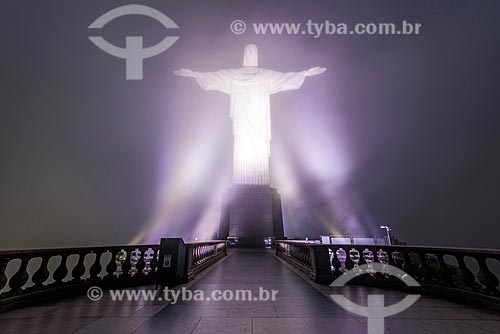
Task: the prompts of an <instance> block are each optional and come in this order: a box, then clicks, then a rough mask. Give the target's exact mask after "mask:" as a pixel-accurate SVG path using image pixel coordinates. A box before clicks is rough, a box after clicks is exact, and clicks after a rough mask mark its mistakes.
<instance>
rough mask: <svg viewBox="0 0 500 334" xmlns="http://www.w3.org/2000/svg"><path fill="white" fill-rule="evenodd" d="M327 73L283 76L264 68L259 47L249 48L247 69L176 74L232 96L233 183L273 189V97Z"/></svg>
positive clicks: (245, 61) (316, 71) (311, 71)
mask: <svg viewBox="0 0 500 334" xmlns="http://www.w3.org/2000/svg"><path fill="white" fill-rule="evenodd" d="M324 71H326V68H321V67H313V68H311V69H309V70H306V71H301V72H288V73H282V72H276V71H272V70H268V69H264V68H260V67H258V53H257V46H255V45H253V44H249V45H247V46H246V47H245V54H244V58H243V67H240V68H235V69H225V70H219V71H216V72H194V71H191V70H188V69H180V70H178V71H175V74H177V75H180V76H184V77H193V78H195V79H196V81H197V82H198V84H199V85H200V86H201V88H203V89H205V90H218V91H221V92H223V93H226V94H228V95H229V97H230V107H231V112H230V114H229V115H230V117H231V119H232V120H233V135H234V157H233V159H234V161H233V183H234V184H237V185H269V157H270V153H271V152H270V142H271V113H270V108H269V96H270V95H271V94H275V93H278V92H283V91H287V90H293V89H299V88H300V87H301V86H302V83H303V82H304V79H305V77H307V76H313V75H318V74H321V73H323V72H324Z"/></svg>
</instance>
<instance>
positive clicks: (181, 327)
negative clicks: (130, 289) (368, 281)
mask: <svg viewBox="0 0 500 334" xmlns="http://www.w3.org/2000/svg"><path fill="white" fill-rule="evenodd" d="M260 287H262V288H264V289H268V290H272V289H275V290H278V291H279V292H278V295H277V299H276V301H274V302H273V301H263V302H257V301H251V302H248V301H247V302H245V301H240V302H237V301H191V302H180V303H177V304H175V305H173V304H170V305H167V304H166V303H165V302H158V301H156V302H146V301H136V302H129V301H127V302H113V301H111V300H110V298H109V296H108V295H107V294H106V295H105V297H104V298H103V299H101V300H100V301H97V302H92V301H90V300H88V299H87V297H85V296H81V297H77V298H71V299H65V300H59V301H54V302H51V303H47V304H44V305H40V306H36V307H28V308H23V309H18V310H14V311H10V312H7V313H2V314H0V332H1V333H2V334H10V333H16V334H17V333H22V334H31V333H99V334H105V333H119V334H127V333H136V334H138V333H141V334H142V333H175V334H182V333H278V334H286V333H321V334H324V333H349V334H358V333H367V328H366V320H365V319H364V318H361V317H358V316H354V315H352V314H350V313H348V312H347V311H344V310H343V309H342V308H340V307H339V306H337V305H336V304H334V303H333V302H332V301H330V300H329V299H328V298H327V297H325V295H324V294H322V293H320V292H319V291H318V290H317V289H316V288H314V287H313V286H311V285H310V284H309V283H308V282H306V281H305V280H304V279H303V278H301V277H300V276H299V275H297V274H296V273H295V272H294V271H293V270H291V269H290V268H289V267H288V266H287V265H285V264H283V263H282V262H281V261H280V260H278V259H276V258H275V257H274V256H273V255H271V254H270V253H268V252H267V251H264V250H237V251H235V252H233V253H232V254H231V255H230V256H229V257H227V258H226V259H225V260H224V261H223V262H221V263H219V264H217V265H216V266H215V267H214V268H213V270H211V271H210V272H208V273H207V274H205V275H204V276H202V277H201V278H200V279H198V280H197V281H195V282H194V284H193V285H192V286H191V287H190V289H191V290H194V289H201V290H203V291H204V292H205V296H209V295H210V292H211V291H213V290H216V289H219V290H222V291H224V290H232V291H234V290H236V289H250V290H252V291H253V292H254V295H255V294H258V291H259V288H260ZM325 289H326V288H324V289H323V291H324V290H325ZM347 289H349V290H348V291H349V293H348V295H349V298H350V299H351V300H352V301H354V302H356V303H359V304H363V303H364V304H365V305H366V295H368V294H374V293H377V294H384V295H385V299H386V303H387V304H392V303H393V302H395V301H397V300H400V299H401V298H403V297H404V296H405V294H403V293H401V292H397V291H391V290H379V289H373V288H364V287H348V288H347ZM391 300H392V302H391ZM385 324H386V333H404V334H411V333H419V334H422V333H424V334H425V333H439V334H447V333H453V334H459V333H460V334H462V333H466V334H467V333H471V334H472V333H474V334H482V333H500V312H499V313H495V312H492V311H486V310H480V309H477V308H472V307H470V306H466V305H460V304H456V303H452V302H448V301H445V300H442V299H433V298H430V297H422V298H421V299H420V300H419V301H418V302H417V303H416V304H415V305H413V306H412V307H410V308H409V309H408V310H406V311H404V312H402V313H400V314H397V315H395V316H392V317H390V318H387V319H386V323H385Z"/></svg>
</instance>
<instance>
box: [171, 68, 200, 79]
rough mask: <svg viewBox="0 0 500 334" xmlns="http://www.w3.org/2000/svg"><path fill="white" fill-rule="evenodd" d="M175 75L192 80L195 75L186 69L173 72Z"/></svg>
mask: <svg viewBox="0 0 500 334" xmlns="http://www.w3.org/2000/svg"><path fill="white" fill-rule="evenodd" d="M174 73H175V74H176V75H180V76H181V77H188V78H194V77H195V74H194V72H193V71H191V70H188V69H187V68H181V69H180V70H176V71H174Z"/></svg>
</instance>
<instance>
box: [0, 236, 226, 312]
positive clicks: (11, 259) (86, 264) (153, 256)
mask: <svg viewBox="0 0 500 334" xmlns="http://www.w3.org/2000/svg"><path fill="white" fill-rule="evenodd" d="M159 249H160V245H136V246H133V245H128V246H109V247H108V246H106V247H84V248H59V249H37V250H14V251H0V312H1V311H5V310H9V309H12V308H16V307H19V306H23V305H26V304H29V303H32V302H34V301H43V300H46V299H50V298H54V297H57V296H59V295H66V294H68V293H79V292H83V291H85V289H87V288H88V287H90V286H93V285H97V286H100V287H104V288H119V287H124V286H133V285H148V284H155V283H157V267H158V256H159ZM225 255H227V250H226V242H225V241H222V242H221V241H208V242H193V243H187V244H186V258H187V259H189V260H188V275H189V277H188V279H189V280H190V279H192V278H193V277H194V276H195V275H196V274H197V273H199V272H200V271H202V270H203V269H205V268H206V267H208V266H210V265H211V264H213V263H214V262H216V261H217V260H219V259H220V258H221V257H223V256H225Z"/></svg>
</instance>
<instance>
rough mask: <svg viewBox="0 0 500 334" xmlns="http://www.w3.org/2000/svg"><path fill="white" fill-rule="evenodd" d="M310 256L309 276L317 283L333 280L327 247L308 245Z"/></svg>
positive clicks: (326, 282) (328, 282) (327, 282)
mask: <svg viewBox="0 0 500 334" xmlns="http://www.w3.org/2000/svg"><path fill="white" fill-rule="evenodd" d="M308 248H309V252H310V256H311V265H312V269H313V270H312V272H311V278H312V280H313V281H314V282H316V283H319V284H330V283H331V282H332V281H333V275H332V267H331V264H330V254H329V253H328V247H325V246H312V245H311V246H309V247H308Z"/></svg>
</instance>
